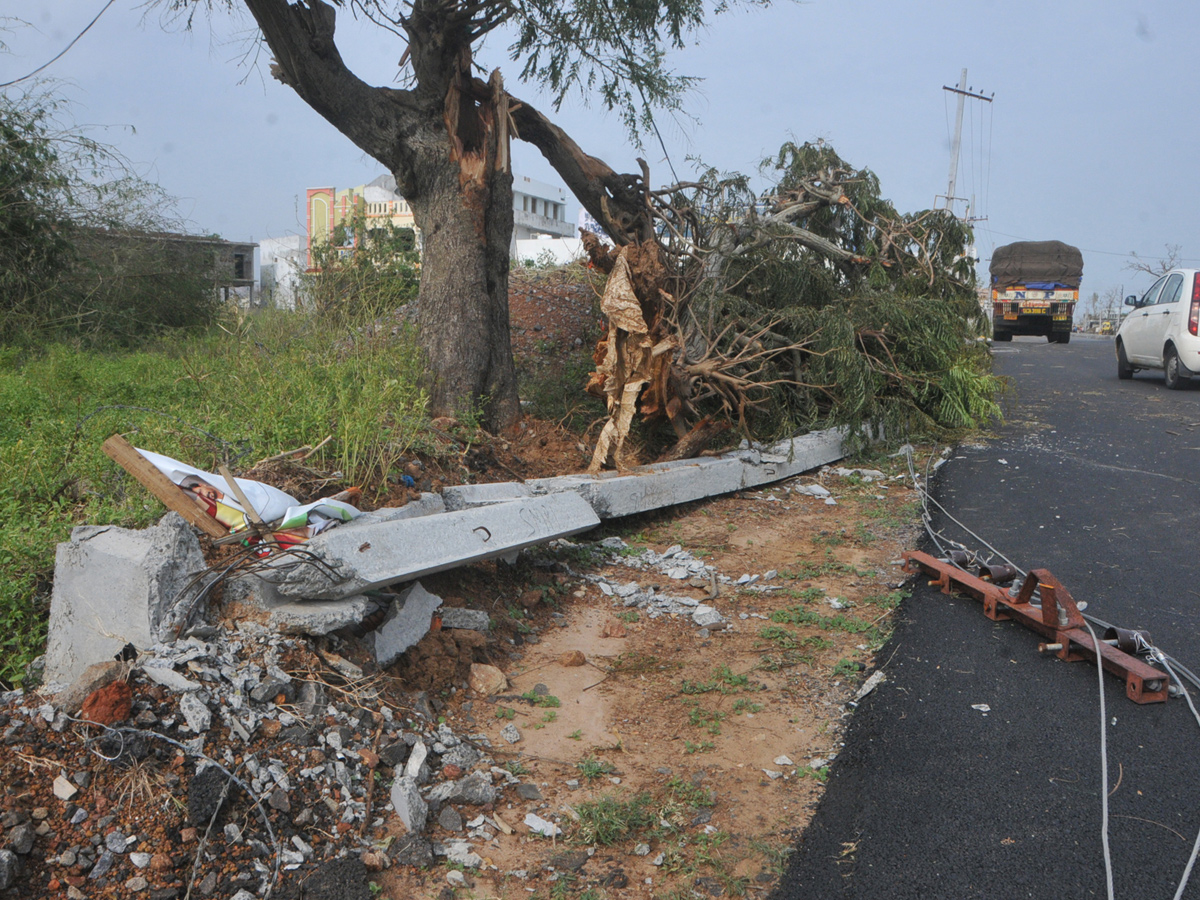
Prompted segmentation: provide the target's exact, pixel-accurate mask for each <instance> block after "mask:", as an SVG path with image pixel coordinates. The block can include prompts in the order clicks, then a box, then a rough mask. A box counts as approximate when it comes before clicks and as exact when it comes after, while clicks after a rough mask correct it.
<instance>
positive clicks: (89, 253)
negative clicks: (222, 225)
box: [0, 83, 220, 346]
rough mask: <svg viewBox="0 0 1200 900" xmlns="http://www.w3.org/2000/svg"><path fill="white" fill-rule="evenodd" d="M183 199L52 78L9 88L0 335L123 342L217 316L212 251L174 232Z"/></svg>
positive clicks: (2, 124) (0, 204)
mask: <svg viewBox="0 0 1200 900" xmlns="http://www.w3.org/2000/svg"><path fill="white" fill-rule="evenodd" d="M173 206H174V202H173V201H172V200H171V199H170V198H168V197H167V196H166V195H165V194H164V193H163V191H162V190H161V189H160V188H159V187H158V186H157V185H153V184H150V183H148V182H146V181H143V180H142V179H141V178H139V177H137V176H136V175H134V174H133V173H132V171H131V169H130V167H129V166H128V164H127V163H126V162H125V161H124V160H123V159H122V158H121V157H119V156H118V155H117V154H116V152H115V151H113V150H112V149H111V148H109V147H107V146H105V145H103V144H101V143H99V142H97V141H95V140H93V139H91V138H90V137H88V136H87V134H86V133H85V132H83V131H81V130H80V129H79V128H78V127H76V126H75V125H74V124H73V123H71V122H70V121H69V116H68V110H67V103H66V101H65V100H64V99H63V97H62V96H61V95H60V94H59V93H57V92H56V91H55V90H54V89H53V88H52V87H51V86H48V85H47V84H45V83H42V84H37V85H35V87H33V88H32V89H29V90H22V89H21V88H20V87H14V88H9V89H7V90H5V91H2V92H0V342H4V343H14V342H18V343H20V344H22V345H24V346H33V345H36V344H37V343H38V342H41V341H45V340H47V339H53V338H71V339H83V340H86V341H89V342H92V343H97V344H102V345H104V346H112V345H113V344H114V343H125V344H128V343H134V342H137V341H141V340H144V339H145V338H146V337H148V336H152V335H155V334H158V333H161V332H163V331H165V330H169V329H173V328H186V327H196V326H202V325H207V324H211V323H212V322H213V321H214V319H215V317H216V315H217V314H218V312H219V310H220V301H219V297H218V295H217V293H216V290H215V288H214V281H213V269H212V262H213V260H212V256H211V252H210V251H209V250H208V249H207V248H197V247H195V246H191V247H188V246H187V245H186V244H183V243H182V242H180V241H179V240H177V239H170V238H169V237H168V236H166V235H164V234H163V233H162V232H166V231H170V230H176V231H178V230H180V223H179V222H178V220H177V219H176V218H175V217H174V215H173V213H172V210H173ZM175 237H176V238H177V237H178V236H175Z"/></svg>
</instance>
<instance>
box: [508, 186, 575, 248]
mask: <svg viewBox="0 0 1200 900" xmlns="http://www.w3.org/2000/svg"><path fill="white" fill-rule="evenodd" d="M543 237H549V238H573V237H576V234H575V225H574V223H572V222H569V221H567V191H566V189H565V188H561V187H555V186H554V185H552V184H546V183H545V182H542V181H534V180H533V179H532V178H527V177H525V176H524V175H514V176H513V243H512V246H511V248H510V251H509V252H510V254H511V255H512V257H513V258H514V259H515V258H518V255H517V242H518V241H527V240H537V239H540V238H543Z"/></svg>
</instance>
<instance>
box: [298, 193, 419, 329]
mask: <svg viewBox="0 0 1200 900" xmlns="http://www.w3.org/2000/svg"><path fill="white" fill-rule="evenodd" d="M312 260H313V269H314V270H315V271H314V272H312V273H310V274H307V275H305V276H304V285H303V292H304V296H305V298H306V299H307V300H308V302H309V303H310V304H311V305H312V307H313V309H315V310H316V311H317V312H318V313H321V314H323V315H334V314H336V315H337V316H339V317H345V316H349V317H351V318H358V317H361V316H363V315H370V316H382V315H386V314H388V313H390V312H392V311H394V310H396V309H397V308H399V307H401V306H404V305H405V304H406V303H408V302H410V301H411V300H414V299H415V298H416V296H417V291H418V289H419V288H420V282H421V278H420V255H419V254H418V252H417V244H416V235H415V233H414V232H413V230H412V229H411V228H401V227H399V226H397V225H394V224H392V223H391V222H387V223H385V224H383V225H378V226H375V225H373V226H372V227H371V228H368V227H367V217H366V212H365V210H364V209H363V207H362V206H361V205H360V206H358V207H356V208H355V209H354V210H353V211H352V212H351V215H350V217H349V219H347V220H345V221H342V222H339V223H338V224H337V225H336V226H335V227H334V229H333V232H332V233H331V234H330V236H329V239H328V240H327V241H324V242H318V243H316V244H314V245H313V248H312Z"/></svg>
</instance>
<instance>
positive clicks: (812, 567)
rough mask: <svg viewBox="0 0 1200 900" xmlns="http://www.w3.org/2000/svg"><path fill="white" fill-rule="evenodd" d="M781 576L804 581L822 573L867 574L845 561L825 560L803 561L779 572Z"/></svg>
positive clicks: (817, 576)
mask: <svg viewBox="0 0 1200 900" xmlns="http://www.w3.org/2000/svg"><path fill="white" fill-rule="evenodd" d="M779 574H780V576H781V577H783V578H790V579H793V580H795V581H806V580H807V579H810V578H820V577H821V576H823V575H859V576H863V575H868V574H870V573H868V572H860V571H859V570H858V569H856V568H855V567H854V566H851V565H848V564H847V563H843V562H838V561H837V560H826V561H825V562H823V563H810V562H803V563H800V565H799V566H798V567H797V568H795V569H787V570H785V571H782V572H780V573H779Z"/></svg>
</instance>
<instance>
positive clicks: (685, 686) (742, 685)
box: [679, 665, 762, 694]
mask: <svg viewBox="0 0 1200 900" xmlns="http://www.w3.org/2000/svg"><path fill="white" fill-rule="evenodd" d="M761 689H762V686H761V685H757V686H755V685H751V684H750V676H748V675H735V674H734V672H733V670H732V669H730V668H729V666H726V665H722V666H719V667H717V668H716V669H714V670H713V677H712V678H710V679H709V680H708V681H691V680H689V679H687V678H685V679H683V680H682V681H681V682H680V684H679V693H681V694H707V693H710V692H712V691H719V692H720V693H722V694H736V693H737V692H738V691H753V690H761Z"/></svg>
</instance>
